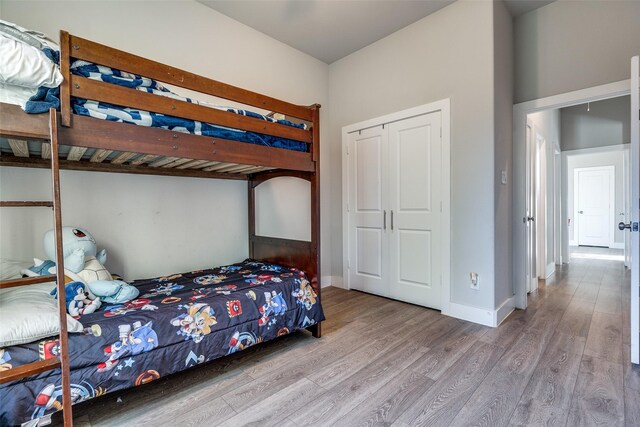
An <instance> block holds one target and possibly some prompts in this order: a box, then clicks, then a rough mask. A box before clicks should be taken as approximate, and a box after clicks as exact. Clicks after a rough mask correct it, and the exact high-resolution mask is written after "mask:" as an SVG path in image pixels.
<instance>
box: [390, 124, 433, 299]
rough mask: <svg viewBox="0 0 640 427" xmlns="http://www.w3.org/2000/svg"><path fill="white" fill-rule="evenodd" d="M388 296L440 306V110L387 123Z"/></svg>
mask: <svg viewBox="0 0 640 427" xmlns="http://www.w3.org/2000/svg"><path fill="white" fill-rule="evenodd" d="M388 129H389V161H388V163H389V202H388V205H387V206H388V208H389V216H390V218H389V219H390V223H389V229H390V230H389V231H390V233H389V240H390V241H389V252H390V254H389V270H390V271H389V296H390V297H391V298H395V299H399V300H402V301H407V302H410V303H413V304H419V305H423V306H427V307H432V308H436V309H439V308H440V307H441V298H440V294H441V287H442V283H441V281H442V271H441V270H442V268H441V265H442V259H441V249H440V242H441V241H442V238H441V237H442V236H441V232H442V231H441V227H442V225H441V217H442V138H441V113H440V112H439V111H438V112H434V113H429V114H425V115H421V116H417V117H412V118H408V119H405V120H401V121H398V122H394V123H391V124H389V125H388Z"/></svg>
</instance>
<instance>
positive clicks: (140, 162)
mask: <svg viewBox="0 0 640 427" xmlns="http://www.w3.org/2000/svg"><path fill="white" fill-rule="evenodd" d="M158 157H160V156H156V155H155V154H145V155H144V156H140V157H138V158H137V159H135V160H133V161H132V162H131V165H132V166H140V165H144V164H145V163H149V162H151V161H153V160H155V159H157V158H158Z"/></svg>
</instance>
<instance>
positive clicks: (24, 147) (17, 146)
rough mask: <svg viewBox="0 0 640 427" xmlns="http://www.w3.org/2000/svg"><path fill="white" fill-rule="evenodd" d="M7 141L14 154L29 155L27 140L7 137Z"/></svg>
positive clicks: (17, 155) (19, 155)
mask: <svg viewBox="0 0 640 427" xmlns="http://www.w3.org/2000/svg"><path fill="white" fill-rule="evenodd" d="M8 141H9V145H10V146H11V151H13V155H14V156H16V157H29V145H28V144H27V141H22V140H20V139H9V140H8Z"/></svg>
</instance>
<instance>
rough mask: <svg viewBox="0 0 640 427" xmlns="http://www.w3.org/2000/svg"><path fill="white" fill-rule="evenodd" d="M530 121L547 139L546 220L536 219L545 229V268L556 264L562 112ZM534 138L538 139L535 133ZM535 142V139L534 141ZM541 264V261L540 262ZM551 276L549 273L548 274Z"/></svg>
mask: <svg viewBox="0 0 640 427" xmlns="http://www.w3.org/2000/svg"><path fill="white" fill-rule="evenodd" d="M527 119H528V120H530V121H531V122H533V125H534V127H535V129H536V130H537V132H538V133H539V134H540V135H541V136H542V137H543V138H544V139H545V141H546V145H545V148H546V149H545V153H543V154H544V156H545V159H546V176H545V178H546V179H544V185H545V189H544V196H545V197H546V202H547V203H545V210H546V215H545V216H544V218H536V221H537V224H542V225H543V226H544V229H545V232H546V234H545V238H544V239H542V240H544V244H545V248H544V250H543V251H542V252H543V253H545V254H546V259H544V260H542V262H544V265H545V266H548V265H550V264H554V262H555V260H554V256H553V255H554V245H553V243H554V225H555V220H556V216H555V215H554V203H553V200H554V197H553V194H554V188H553V183H554V168H553V157H554V152H555V150H558V151H560V144H561V143H560V136H561V131H560V129H561V128H560V110H547V111H542V112H539V113H535V114H529V116H528V117H527ZM533 138H536V136H535V133H534V135H533ZM534 141H535V139H534ZM538 262H540V260H538ZM546 273H547V274H549V272H548V271H547V272H546Z"/></svg>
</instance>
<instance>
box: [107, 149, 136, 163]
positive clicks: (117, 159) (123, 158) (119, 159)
mask: <svg viewBox="0 0 640 427" xmlns="http://www.w3.org/2000/svg"><path fill="white" fill-rule="evenodd" d="M135 156H137V153H129V152H126V151H125V152H124V153H120V154H118V155H117V156H116V157H115V158H114V159H113V160H111V163H113V164H114V165H121V164H123V163H125V162H127V161H128V160H129V159H131V158H132V157H135Z"/></svg>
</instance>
